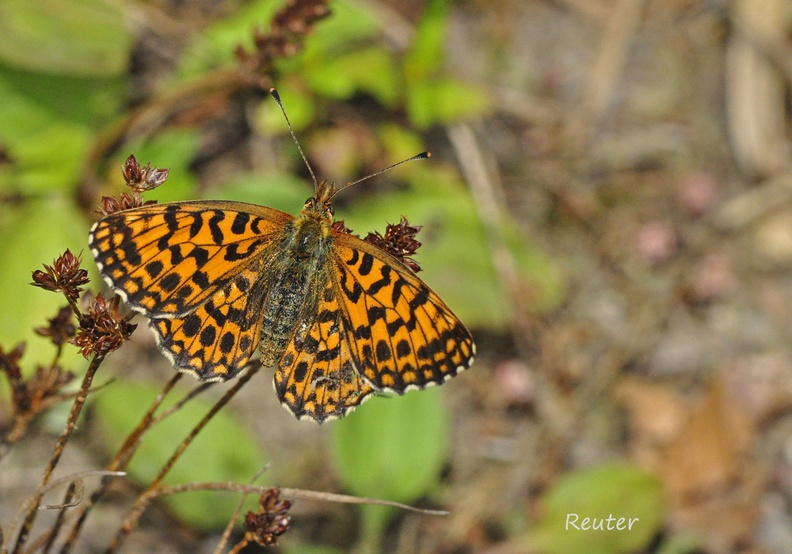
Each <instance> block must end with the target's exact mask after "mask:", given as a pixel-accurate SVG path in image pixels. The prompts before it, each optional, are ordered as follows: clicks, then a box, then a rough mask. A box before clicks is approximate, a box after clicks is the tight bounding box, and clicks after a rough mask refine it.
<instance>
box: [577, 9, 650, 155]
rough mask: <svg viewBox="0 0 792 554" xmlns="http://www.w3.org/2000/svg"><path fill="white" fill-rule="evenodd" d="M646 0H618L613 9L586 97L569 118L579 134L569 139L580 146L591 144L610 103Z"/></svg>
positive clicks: (585, 92)
mask: <svg viewBox="0 0 792 554" xmlns="http://www.w3.org/2000/svg"><path fill="white" fill-rule="evenodd" d="M645 3H646V0H617V1H616V2H615V4H616V5H615V6H614V7H613V8H612V9H611V10H610V13H609V15H608V18H607V22H608V24H607V26H606V27H605V28H604V29H603V30H602V41H601V42H600V45H599V49H598V51H597V53H596V55H595V57H594V60H593V62H592V63H591V69H590V70H589V73H588V75H587V78H586V81H587V82H586V86H585V89H584V94H583V98H581V101H580V104H579V108H578V109H577V110H574V111H573V112H572V113H571V114H570V117H569V119H568V121H567V129H568V131H569V132H570V133H571V132H572V130H575V133H576V134H575V136H572V135H570V138H571V139H573V141H576V142H580V143H582V144H581V146H585V145H587V144H588V143H589V141H590V140H591V138H592V137H593V135H594V130H595V129H596V128H597V127H598V126H599V124H600V121H601V120H602V117H603V116H604V115H605V113H606V112H607V110H608V108H609V106H610V103H611V100H612V98H613V93H614V90H615V89H616V86H617V85H618V82H619V78H620V76H621V74H622V71H623V70H624V66H625V65H626V62H627V58H628V55H629V52H630V42H631V41H632V39H633V37H634V36H635V33H636V32H637V30H638V27H639V25H640V22H641V14H642V13H643V7H644V4H645ZM577 133H580V134H577Z"/></svg>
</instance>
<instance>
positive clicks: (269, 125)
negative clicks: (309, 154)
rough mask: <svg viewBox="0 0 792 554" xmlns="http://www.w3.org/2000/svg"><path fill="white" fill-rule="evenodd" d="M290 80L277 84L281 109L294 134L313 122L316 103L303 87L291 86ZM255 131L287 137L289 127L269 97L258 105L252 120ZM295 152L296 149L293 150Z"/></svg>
mask: <svg viewBox="0 0 792 554" xmlns="http://www.w3.org/2000/svg"><path fill="white" fill-rule="evenodd" d="M290 81H292V80H284V81H282V82H281V83H279V84H278V94H280V97H281V101H282V102H283V108H284V110H285V111H286V115H287V116H288V117H289V121H290V122H291V125H292V129H293V130H294V132H295V133H298V132H299V131H300V130H302V129H304V128H305V127H307V126H308V125H310V124H311V123H313V121H314V117H315V116H316V101H315V100H314V97H313V95H311V94H309V93H308V92H306V91H305V90H304V88H303V87H300V86H295V85H296V83H295V85H292V83H291V82H290ZM253 125H254V127H255V129H256V130H257V131H258V132H259V133H260V134H262V135H288V134H289V125H288V124H287V123H286V118H285V117H284V116H283V112H282V111H281V109H280V108H279V107H278V104H276V103H275V100H274V99H273V98H271V97H267V98H265V99H264V100H262V101H261V103H259V105H258V107H257V109H256V114H255V117H254V120H253ZM294 151H295V152H296V151H297V149H296V148H295V149H294Z"/></svg>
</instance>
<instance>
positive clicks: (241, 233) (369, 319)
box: [89, 182, 475, 421]
mask: <svg viewBox="0 0 792 554" xmlns="http://www.w3.org/2000/svg"><path fill="white" fill-rule="evenodd" d="M334 193H335V188H334V187H333V185H332V184H329V183H327V182H322V183H320V184H318V185H317V191H316V195H315V197H313V198H310V199H309V200H308V201H307V202H306V204H305V206H304V207H303V209H302V211H301V212H300V213H299V214H298V215H297V216H296V217H295V216H292V215H289V214H286V213H284V212H281V211H279V210H274V209H272V208H266V207H263V206H258V205H254V204H245V203H241V202H227V201H192V202H178V203H171V204H154V205H148V206H143V207H139V208H133V209H130V210H125V211H120V212H116V213H113V214H111V215H108V216H107V217H105V218H104V219H102V220H101V221H99V222H97V223H96V224H95V225H94V226H93V228H92V229H91V234H90V236H89V243H90V246H91V250H92V252H93V254H94V257H95V259H96V262H97V265H98V267H99V271H100V273H101V275H102V277H103V278H104V279H105V281H106V282H107V283H108V284H109V285H110V287H111V288H113V289H114V290H115V291H117V292H118V294H119V295H120V296H121V297H122V298H123V299H124V300H125V301H126V303H127V304H129V305H130V306H131V307H132V308H133V309H135V310H137V311H139V312H141V313H142V314H143V315H144V316H146V317H147V318H149V319H150V326H151V328H152V329H153V331H154V335H155V338H156V340H157V344H158V347H159V349H160V351H161V352H162V353H163V354H164V355H165V356H166V357H167V358H168V359H169V360H170V361H171V363H172V364H173V365H174V366H175V367H176V368H177V369H179V370H181V371H187V372H190V373H192V374H194V375H195V376H197V377H198V378H199V379H202V380H226V379H229V378H231V377H233V376H234V375H235V374H236V373H238V372H239V371H241V370H242V369H243V368H244V367H245V365H246V364H247V363H248V361H249V360H250V358H251V357H252V355H253V353H254V351H255V349H256V348H257V347H258V348H259V350H260V357H261V361H262V363H263V364H264V365H266V366H274V367H276V372H275V389H276V392H277V394H278V397H279V399H280V400H281V402H282V403H283V404H284V406H286V408H288V409H289V410H290V411H291V412H293V413H294V414H295V415H296V416H297V417H300V418H308V419H313V420H316V421H323V420H325V419H328V418H333V417H340V416H343V415H344V414H346V413H347V412H349V411H350V410H352V409H354V408H355V407H356V406H358V405H359V404H360V403H361V402H363V401H364V400H366V399H367V398H369V397H370V396H371V395H372V394H373V393H375V392H379V391H388V392H396V393H398V394H403V393H404V392H406V391H408V390H412V389H421V388H424V387H426V386H429V385H433V384H440V383H442V382H444V381H445V380H447V379H448V378H450V377H453V376H454V375H456V374H457V373H458V372H459V371H462V370H464V369H466V368H467V367H469V366H470V364H471V363H472V361H473V355H474V353H475V346H474V344H473V340H472V338H471V336H470V333H469V332H468V330H467V329H466V328H465V327H464V325H463V324H462V323H461V322H460V321H459V319H458V318H457V317H456V316H455V315H454V314H453V312H452V311H451V310H450V309H449V308H448V306H446V305H445V303H444V302H443V301H442V300H441V299H440V298H439V297H438V296H437V295H436V294H435V293H434V292H433V291H432V290H431V289H430V288H429V287H428V286H427V285H426V284H424V283H423V281H421V280H420V279H419V278H418V277H417V276H416V275H415V274H414V273H413V272H412V271H411V270H410V269H409V268H408V267H407V266H405V265H404V264H403V263H402V262H401V261H400V260H398V259H396V258H394V257H393V256H391V255H390V254H387V253H386V252H384V251H382V250H380V249H378V248H377V247H375V246H373V245H372V244H369V243H367V242H364V241H362V240H361V239H359V238H357V237H355V236H352V235H350V234H348V233H345V232H343V231H339V230H336V229H334V228H333V227H332V218H333V207H332V204H331V203H330V200H331V199H332V197H333V194H334Z"/></svg>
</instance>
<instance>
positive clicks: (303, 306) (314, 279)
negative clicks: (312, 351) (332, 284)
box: [261, 201, 332, 366]
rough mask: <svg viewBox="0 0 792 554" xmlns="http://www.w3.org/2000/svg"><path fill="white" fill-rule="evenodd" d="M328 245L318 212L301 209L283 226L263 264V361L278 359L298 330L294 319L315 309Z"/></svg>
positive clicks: (324, 221)
mask: <svg viewBox="0 0 792 554" xmlns="http://www.w3.org/2000/svg"><path fill="white" fill-rule="evenodd" d="M309 202H310V201H309ZM307 207H308V204H306V209H307ZM331 246H332V236H331V233H330V220H329V219H328V218H326V217H324V216H321V215H319V214H318V213H310V212H309V213H306V210H303V212H302V213H300V215H299V216H297V217H296V218H295V219H294V220H293V221H291V222H290V223H288V224H287V225H286V226H285V227H284V229H283V232H282V234H281V237H280V239H279V244H278V245H277V247H275V248H273V250H272V252H273V255H272V257H270V258H269V259H268V260H266V261H265V267H264V268H263V273H264V274H266V278H265V282H266V290H267V291H268V292H267V295H266V297H265V298H263V299H262V301H263V306H262V308H263V320H262V325H261V361H262V363H264V365H267V366H273V365H276V364H277V363H278V360H280V358H281V356H282V355H283V352H284V350H285V349H286V345H287V344H288V343H289V341H290V340H292V337H293V336H294V335H295V333H299V332H300V330H299V329H297V326H298V322H300V321H304V320H305V318H306V314H311V313H314V312H315V311H316V306H317V305H318V303H319V300H320V299H319V297H318V294H317V291H321V290H323V289H324V285H325V283H326V282H327V279H329V274H328V272H327V267H328V264H327V258H328V256H329V255H330V252H331Z"/></svg>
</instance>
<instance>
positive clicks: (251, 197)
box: [206, 173, 314, 215]
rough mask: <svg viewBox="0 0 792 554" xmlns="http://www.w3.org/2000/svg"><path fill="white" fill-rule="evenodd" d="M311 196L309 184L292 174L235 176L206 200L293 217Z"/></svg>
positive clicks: (209, 193) (208, 194)
mask: <svg viewBox="0 0 792 554" xmlns="http://www.w3.org/2000/svg"><path fill="white" fill-rule="evenodd" d="M313 193H314V190H313V185H312V184H311V183H309V182H306V181H305V180H304V179H299V178H297V177H295V176H294V175H292V174H284V173H261V174H243V175H237V176H235V177H234V178H233V179H231V180H229V181H228V182H226V183H223V184H222V185H220V186H218V187H216V188H214V189H212V190H211V191H208V192H207V193H206V196H207V197H211V198H214V199H221V200H236V201H238V202H250V203H252V204H259V205H262V206H267V207H269V208H275V209H276V210H280V211H282V212H286V213H289V214H292V215H296V214H297V213H298V212H299V211H300V210H301V209H302V207H303V204H305V201H306V200H307V199H308V197H310V196H312V195H313Z"/></svg>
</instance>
